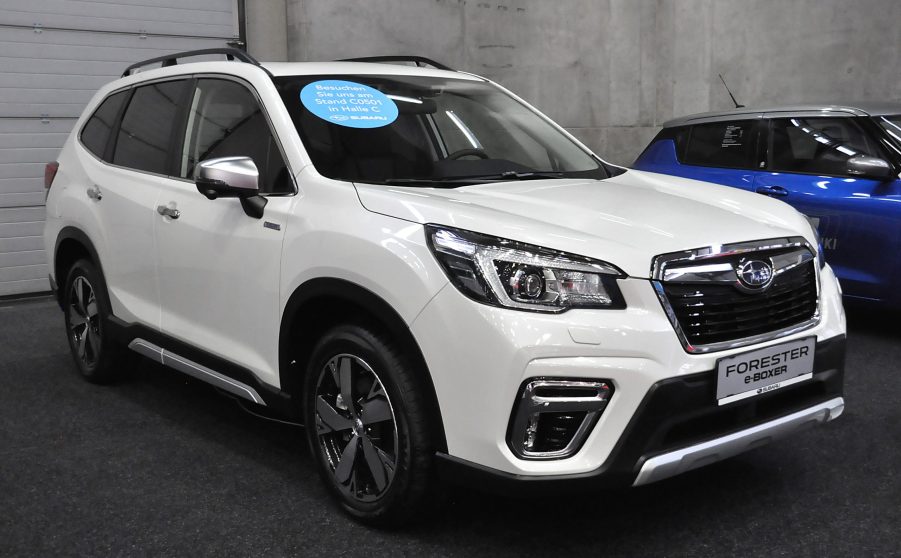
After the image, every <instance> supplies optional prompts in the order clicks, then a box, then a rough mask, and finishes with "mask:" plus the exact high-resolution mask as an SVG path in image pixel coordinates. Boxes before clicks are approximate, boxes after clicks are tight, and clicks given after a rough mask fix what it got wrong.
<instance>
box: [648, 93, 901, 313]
mask: <svg viewBox="0 0 901 558" xmlns="http://www.w3.org/2000/svg"><path fill="white" fill-rule="evenodd" d="M633 167H634V168H636V169H639V170H644V171H651V172H658V173H663V174H671V175H674V176H682V177H685V178H693V179H696V180H704V181H707V182H715V183H717V184H723V185H726V186H732V187H735V188H741V189H743V190H750V191H754V192H757V193H759V194H763V195H766V196H771V197H774V198H778V199H780V200H782V201H785V202H786V203H789V204H791V205H792V206H793V207H795V208H796V209H797V210H798V211H800V212H802V213H804V214H806V215H807V216H808V217H810V218H811V220H812V222H813V223H814V225H815V226H817V227H818V230H819V232H820V237H821V243H822V247H823V249H824V253H825V256H826V260H827V261H828V262H829V264H830V265H831V266H832V268H833V269H834V270H835V273H836V275H837V276H838V278H839V279H840V280H841V284H842V288H843V290H844V294H845V297H846V298H847V299H854V300H865V301H875V302H879V303H882V304H884V305H887V306H891V307H894V308H901V289H898V288H897V285H898V284H899V280H901V179H899V173H901V103H894V104H887V103H882V104H873V103H871V104H855V105H853V106H851V105H829V106H822V105H819V106H813V105H811V106H783V107H774V108H768V109H746V108H740V109H735V110H730V111H725V112H715V113H705V114H698V115H693V116H686V117H683V118H678V119H675V120H672V121H670V122H667V123H665V124H664V125H663V130H662V131H661V132H660V133H659V134H658V135H657V137H655V138H654V140H653V141H652V142H651V144H650V145H649V146H648V147H647V148H646V149H645V150H644V152H643V153H642V154H641V155H640V156H639V157H638V159H637V160H636V161H635V163H634V165H633Z"/></svg>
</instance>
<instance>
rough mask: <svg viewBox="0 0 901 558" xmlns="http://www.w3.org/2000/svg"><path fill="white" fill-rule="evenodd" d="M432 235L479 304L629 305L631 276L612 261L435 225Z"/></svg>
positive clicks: (449, 269) (432, 243)
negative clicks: (626, 282)
mask: <svg viewBox="0 0 901 558" xmlns="http://www.w3.org/2000/svg"><path fill="white" fill-rule="evenodd" d="M426 236H427V238H428V243H429V247H431V249H432V252H433V253H434V254H435V257H436V258H437V259H438V261H439V262H440V263H441V265H442V267H444V270H445V272H446V273H447V275H448V277H449V278H450V280H451V282H453V283H454V285H455V286H456V287H457V288H458V289H459V290H460V291H461V292H462V293H463V294H465V295H466V296H468V297H470V298H472V299H475V300H477V301H479V302H484V303H486V304H493V305H496V306H504V307H507V308H517V309H520V310H532V311H538V312H563V311H564V310H567V309H569V308H610V309H620V308H625V306H626V305H625V301H624V300H623V297H622V294H621V293H620V291H619V288H618V287H617V285H616V279H617V278H620V277H625V274H623V272H622V271H620V270H619V269H617V268H616V267H614V266H612V265H610V264H608V263H606V262H602V261H598V260H592V259H589V258H584V257H581V256H575V255H572V254H565V253H562V252H556V251H553V250H548V249H546V248H541V247H538V246H533V245H530V244H523V243H520V242H515V241H512V240H506V239H503V238H496V237H490V236H486V235H482V234H477V233H473V232H469V231H463V230H459V229H452V228H448V227H440V226H435V225H426Z"/></svg>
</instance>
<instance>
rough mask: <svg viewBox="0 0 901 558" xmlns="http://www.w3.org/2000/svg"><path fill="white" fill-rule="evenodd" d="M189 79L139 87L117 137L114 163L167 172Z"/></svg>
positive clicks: (144, 169)
mask: <svg viewBox="0 0 901 558" xmlns="http://www.w3.org/2000/svg"><path fill="white" fill-rule="evenodd" d="M185 83H186V82H185V81H184V80H181V81H166V82H163V83H154V84H153V85H145V86H142V87H138V88H137V89H135V92H134V96H133V97H132V98H131V102H130V103H129V104H128V108H127V109H125V115H124V116H123V117H122V126H121V127H120V129H119V136H118V138H117V139H116V151H115V155H114V156H113V163H115V164H117V165H122V166H123V167H129V168H133V169H138V170H143V171H149V172H156V173H159V174H167V169H166V161H167V157H168V149H169V145H170V143H171V141H172V129H173V127H174V126H175V120H176V115H177V113H178V103H179V102H181V97H182V92H183V88H184V86H185Z"/></svg>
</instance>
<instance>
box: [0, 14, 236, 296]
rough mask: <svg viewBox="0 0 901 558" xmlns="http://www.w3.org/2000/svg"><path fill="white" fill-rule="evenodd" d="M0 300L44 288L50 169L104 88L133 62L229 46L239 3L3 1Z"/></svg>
mask: <svg viewBox="0 0 901 558" xmlns="http://www.w3.org/2000/svg"><path fill="white" fill-rule="evenodd" d="M2 3H3V8H2V10H0V296H8V295H16V294H23V293H32V292H40V291H46V290H48V289H49V288H50V287H49V284H48V282H47V256H46V254H45V253H44V251H43V244H42V240H41V234H42V231H43V221H44V178H43V177H44V165H45V163H47V161H52V160H54V159H55V158H56V155H57V153H59V149H60V147H62V145H63V142H64V141H65V139H66V137H67V136H68V134H69V131H70V130H71V129H72V126H73V125H74V123H75V120H76V119H77V118H78V116H79V115H80V114H81V111H82V109H83V108H84V106H85V104H86V103H87V102H88V101H89V100H90V98H91V96H93V94H94V92H95V91H97V89H98V88H100V86H102V85H103V84H105V83H107V82H109V81H111V80H113V79H115V78H117V77H119V76H120V75H121V74H122V71H123V70H124V69H125V67H126V66H128V65H129V64H131V63H133V62H136V61H138V60H144V59H147V58H153V57H156V56H162V55H164V54H168V53H171V52H175V51H184V50H194V49H201V48H213V47H222V46H226V43H227V42H228V41H231V40H233V39H234V37H235V35H236V34H237V17H236V15H235V13H236V8H235V4H236V0H3V2H2Z"/></svg>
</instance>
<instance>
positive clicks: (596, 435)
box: [410, 266, 845, 483]
mask: <svg viewBox="0 0 901 558" xmlns="http://www.w3.org/2000/svg"><path fill="white" fill-rule="evenodd" d="M821 279H822V280H821V292H820V321H819V323H818V324H817V325H815V326H813V327H811V328H810V329H806V330H804V331H802V332H798V333H797V334H794V335H790V336H786V337H783V338H781V339H773V340H770V341H765V342H762V343H759V344H757V345H753V346H749V347H742V348H739V349H734V350H723V351H718V352H714V353H708V354H688V353H686V351H685V350H684V349H683V347H682V344H681V343H680V342H679V340H678V338H677V336H676V333H675V331H674V329H673V327H672V325H671V323H670V321H669V319H668V318H667V317H666V314H665V313H664V311H663V308H662V307H661V305H660V301H659V300H658V299H657V295H656V294H655V293H654V289H653V288H652V286H651V284H650V282H649V281H648V280H642V279H633V278H629V279H623V280H620V281H619V285H620V288H621V291H622V293H623V296H624V297H625V299H626V302H627V305H628V306H627V308H626V309H624V310H570V311H568V312H565V313H563V314H558V315H549V314H539V313H534V312H521V311H516V310H510V309H504V308H496V307H493V306H486V305H484V304H479V303H476V302H473V301H471V300H469V299H467V298H465V297H464V296H463V295H462V294H460V293H459V291H457V289H455V288H454V287H453V286H452V285H447V286H445V288H444V289H443V290H442V291H440V292H439V293H438V294H437V295H436V296H435V297H434V298H433V299H432V301H431V302H430V303H429V304H428V305H427V306H426V307H425V308H424V309H423V310H422V311H421V312H420V314H419V316H418V317H417V318H416V319H415V320H414V321H413V323H412V324H411V326H410V327H411V331H412V332H413V334H414V336H415V337H416V340H417V342H418V344H419V346H420V348H421V350H422V353H423V356H424V357H425V360H426V364H427V365H428V369H429V372H430V375H431V378H432V381H433V384H434V386H435V391H436V395H437V399H438V402H439V406H440V411H441V418H442V422H443V426H444V434H445V439H446V442H447V446H446V449H447V451H446V452H445V453H446V457H442V459H441V461H442V463H443V464H444V465H445V466H446V465H448V464H450V465H453V464H472V465H473V467H474V468H475V469H477V470H480V469H484V470H486V471H488V472H496V473H498V474H499V475H500V476H503V477H511V478H520V477H522V478H526V477H546V478H547V479H553V478H572V477H573V476H576V477H578V476H585V475H588V476H594V475H596V474H597V472H598V471H608V470H609V471H610V473H611V475H610V476H617V475H619V476H624V477H628V476H631V478H629V479H625V480H627V482H628V483H632V482H634V480H635V475H636V474H637V470H638V469H635V467H636V464H637V462H638V460H639V459H647V458H650V457H652V456H653V455H655V454H658V453H662V452H664V451H666V450H667V449H670V450H674V449H680V448H684V447H687V446H689V445H691V444H693V443H696V442H698V441H704V440H706V439H711V438H715V437H717V436H718V435H724V434H729V433H732V432H735V431H738V430H741V429H743V428H747V427H750V426H754V425H755V424H759V423H762V422H766V421H767V420H770V419H772V418H778V416H777V415H779V413H782V414H789V413H791V412H795V411H798V410H801V409H802V408H804V407H803V405H806V406H807V407H810V406H813V405H816V404H819V403H822V402H824V401H826V400H827V399H830V398H834V397H840V396H841V378H840V376H841V372H840V371H841V368H842V367H841V366H840V365H833V364H829V363H830V362H832V363H835V362H836V361H837V360H838V359H840V358H842V355H843V354H844V349H843V347H844V341H843V339H844V335H845V316H844V311H843V309H842V306H841V296H840V294H839V292H838V288H837V283H836V281H835V277H834V275H833V274H832V271H831V269H830V268H829V266H826V267H825V268H824V269H823V272H822V274H821ZM809 336H815V337H816V339H817V341H818V351H819V352H818V356H817V362H816V364H815V366H816V367H817V369H818V370H819V369H820V368H821V367H823V366H826V368H825V369H824V370H830V369H831V370H837V371H838V372H832V373H828V372H827V373H824V374H819V375H818V376H817V377H816V378H814V379H812V380H809V381H805V382H802V383H800V384H798V385H797V386H795V387H796V388H797V389H791V390H790V389H789V388H788V387H785V388H783V389H780V390H777V391H776V392H773V393H772V394H765V395H762V396H758V397H754V398H751V399H752V400H753V404H755V405H756V404H758V403H759V404H760V405H762V406H765V403H764V402H769V401H785V405H786V406H793V405H794V406H793V407H792V408H791V409H788V408H780V409H775V410H773V411H772V412H770V413H769V414H766V416H763V415H756V414H753V413H752V414H751V415H750V416H749V415H748V414H747V411H744V412H742V411H739V410H740V409H748V408H749V407H747V406H746V405H745V404H730V405H727V406H724V407H722V408H719V407H718V408H716V409H713V411H715V413H714V414H715V416H713V415H711V417H710V420H709V422H711V423H713V426H716V427H718V428H720V430H719V431H717V432H710V431H706V432H700V433H698V437H697V439H689V438H691V437H690V436H689V437H688V438H681V439H679V440H678V442H679V444H678V445H671V446H667V447H662V446H659V445H654V444H650V443H647V442H648V440H647V436H649V435H650V434H647V432H646V433H645V434H636V432H638V431H637V430H636V428H640V429H644V430H646V431H649V430H650V429H654V430H656V429H657V427H658V426H659V424H658V423H659V422H660V421H666V420H668V418H670V417H671V416H672V415H673V414H674V413H675V412H676V411H678V410H679V409H682V410H684V411H685V413H699V412H703V411H704V410H705V409H708V407H709V406H710V405H714V406H715V405H716V402H715V379H714V373H713V370H715V368H716V361H717V360H718V359H720V358H724V357H728V356H732V355H735V354H739V353H742V352H745V351H750V350H756V349H758V348H761V347H765V346H770V345H776V344H779V343H785V342H788V341H791V340H793V339H798V338H802V337H809ZM829 343H834V344H835V345H834V346H836V347H839V346H840V349H828V350H827V347H830V346H833V345H830V344H829ZM830 355H832V356H830ZM832 376H836V377H837V378H836V379H835V380H833V381H826V380H827V379H828V378H829V377H832ZM534 378H573V379H580V380H602V381H604V382H607V383H609V384H610V385H611V386H612V388H613V390H612V394H613V395H612V397H611V398H610V401H609V403H608V405H607V407H606V409H605V410H604V412H603V414H602V415H601V417H600V419H599V420H598V421H597V423H596V424H595V426H594V428H593V429H592V430H591V432H590V433H589V434H588V436H587V437H586V438H585V440H584V443H583V444H582V446H581V449H579V451H578V452H577V453H575V454H574V455H572V456H571V457H567V458H564V459H548V460H529V459H521V458H519V457H517V455H515V454H514V453H513V451H511V448H510V447H509V446H508V444H507V434H508V427H509V425H510V419H511V412H512V410H513V408H514V405H515V403H516V401H517V399H518V397H519V394H520V389H521V387H522V386H523V385H524V382H526V381H528V380H530V379H534ZM823 382H826V384H827V385H828V386H829V387H828V389H827V391H829V395H832V397H822V398H819V399H817V398H816V397H814V398H813V399H811V398H807V399H805V398H804V397H800V396H799V394H801V395H803V394H805V393H807V390H810V389H814V388H813V387H812V386H817V385H821V384H823ZM786 394H788V395H786ZM814 395H816V394H814ZM821 395H822V394H821ZM649 402H653V404H654V408H655V409H656V410H654V411H653V412H650V411H648V405H650V403H649ZM767 404H768V403H767ZM799 405H800V406H799ZM708 410H710V409H708ZM743 413H744V414H743ZM643 416H644V417H651V418H645V419H641V417H643ZM779 416H781V415H779ZM655 417H656V418H655ZM644 421H649V422H647V423H645V422H644ZM755 421H756V422H755ZM752 423H753V424H752ZM632 444H637V446H636V447H635V448H632V446H631V445H632ZM626 446H628V448H631V449H628V453H622V452H623V451H624V449H623V448H624V447H626ZM622 455H628V458H627V459H626V460H625V461H623V462H622V463H620V462H619V459H621V456H622ZM614 463H617V466H616V467H613V465H612V464H614ZM638 465H639V468H640V465H641V464H640V463H639V464H638ZM466 468H470V467H466ZM617 471H618V473H617ZM461 474H465V473H461ZM621 480H623V479H621Z"/></svg>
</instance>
